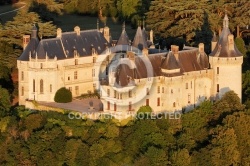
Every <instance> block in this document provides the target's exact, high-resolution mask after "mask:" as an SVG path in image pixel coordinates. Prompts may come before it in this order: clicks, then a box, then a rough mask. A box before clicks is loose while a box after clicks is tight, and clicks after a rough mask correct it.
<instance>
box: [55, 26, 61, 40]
mask: <svg viewBox="0 0 250 166" xmlns="http://www.w3.org/2000/svg"><path fill="white" fill-rule="evenodd" d="M56 34H57V35H56V37H57V38H61V37H62V29H61V28H57V30H56Z"/></svg>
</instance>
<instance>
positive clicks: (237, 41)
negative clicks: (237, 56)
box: [235, 37, 247, 58]
mask: <svg viewBox="0 0 250 166" xmlns="http://www.w3.org/2000/svg"><path fill="white" fill-rule="evenodd" d="M235 44H236V46H237V48H238V49H239V51H240V52H241V53H242V54H243V57H244V58H246V54H247V49H246V47H245V42H244V40H243V39H242V38H240V37H236V38H235Z"/></svg>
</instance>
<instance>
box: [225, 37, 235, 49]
mask: <svg viewBox="0 0 250 166" xmlns="http://www.w3.org/2000/svg"><path fill="white" fill-rule="evenodd" d="M227 42H228V49H229V50H234V35H232V34H230V35H228V37H227Z"/></svg>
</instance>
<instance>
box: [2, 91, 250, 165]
mask: <svg viewBox="0 0 250 166" xmlns="http://www.w3.org/2000/svg"><path fill="white" fill-rule="evenodd" d="M0 94H2V93H0ZM0 101H1V100H0ZM223 105H226V108H225V110H223V108H222V106H223ZM142 108H143V107H142ZM145 108H146V107H144V108H143V109H142V110H148V109H145ZM142 112H145V111H142ZM225 113H226V114H225ZM218 117H219V118H218ZM249 121H250V111H249V110H244V108H243V107H242V105H241V104H240V101H239V98H238V97H237V95H236V94H235V93H234V92H232V91H231V92H228V93H226V94H225V95H224V96H223V97H222V99H221V100H219V101H217V102H215V103H214V104H212V103H211V102H210V101H204V102H203V103H201V105H200V106H199V107H197V108H196V109H195V110H193V111H190V112H188V113H185V114H183V115H182V118H181V119H180V120H174V119H165V118H162V119H141V120H137V121H132V122H131V123H130V124H129V125H125V126H118V125H117V124H116V122H114V121H113V120H105V121H104V120H103V121H101V120H96V121H94V120H90V119H78V120H76V119H75V120H72V119H69V117H68V114H67V113H59V112H53V111H48V112H47V111H42V112H39V111H28V110H25V108H24V107H16V108H15V109H14V110H12V109H11V108H10V111H9V112H8V115H6V114H5V115H3V117H1V120H0V149H1V150H2V153H0V165H6V163H8V164H10V165H36V164H37V165H138V166H139V165H159V166H162V165H173V166H179V165H184V166H188V165H218V166H219V165H247V164H248V163H249V162H250V158H249V154H250V141H249V140H250V136H249V133H250V124H249ZM62 147H64V148H62ZM41 156H42V157H41Z"/></svg>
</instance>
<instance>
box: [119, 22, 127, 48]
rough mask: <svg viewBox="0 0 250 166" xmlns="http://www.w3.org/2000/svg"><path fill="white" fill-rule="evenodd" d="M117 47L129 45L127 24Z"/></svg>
mask: <svg viewBox="0 0 250 166" xmlns="http://www.w3.org/2000/svg"><path fill="white" fill-rule="evenodd" d="M116 45H129V38H128V35H127V32H126V29H125V23H123V28H122V34H121V36H120V38H119V40H118V41H117V44H116Z"/></svg>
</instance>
